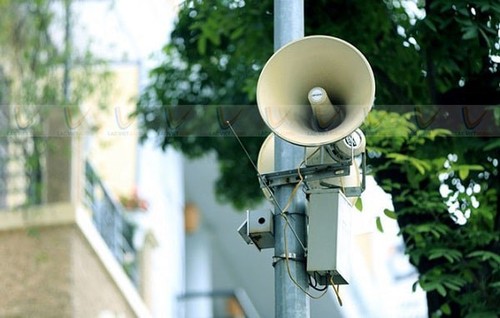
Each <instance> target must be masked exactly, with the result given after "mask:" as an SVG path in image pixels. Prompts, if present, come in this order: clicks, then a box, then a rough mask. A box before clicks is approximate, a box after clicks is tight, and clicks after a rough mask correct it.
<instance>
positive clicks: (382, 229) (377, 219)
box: [375, 216, 384, 233]
mask: <svg viewBox="0 0 500 318" xmlns="http://www.w3.org/2000/svg"><path fill="white" fill-rule="evenodd" d="M375 224H376V225H377V230H378V231H379V232H380V233H384V228H383V227H382V220H381V219H380V216H377V218H376V219H375Z"/></svg>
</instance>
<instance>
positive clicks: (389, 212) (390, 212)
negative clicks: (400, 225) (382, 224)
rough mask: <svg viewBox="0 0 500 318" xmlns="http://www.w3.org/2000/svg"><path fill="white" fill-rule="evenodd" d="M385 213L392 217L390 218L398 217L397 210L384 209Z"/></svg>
mask: <svg viewBox="0 0 500 318" xmlns="http://www.w3.org/2000/svg"><path fill="white" fill-rule="evenodd" d="M384 214H385V216H387V217H388V218H390V219H393V220H396V219H397V215H396V212H394V211H391V210H389V209H385V210H384Z"/></svg>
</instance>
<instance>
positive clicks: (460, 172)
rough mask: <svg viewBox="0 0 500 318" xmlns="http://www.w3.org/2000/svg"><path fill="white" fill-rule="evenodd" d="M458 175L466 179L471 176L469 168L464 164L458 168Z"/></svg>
mask: <svg viewBox="0 0 500 318" xmlns="http://www.w3.org/2000/svg"><path fill="white" fill-rule="evenodd" d="M458 176H459V177H460V179H462V180H465V179H467V177H468V176H469V168H467V167H466V166H462V167H460V168H459V169H458Z"/></svg>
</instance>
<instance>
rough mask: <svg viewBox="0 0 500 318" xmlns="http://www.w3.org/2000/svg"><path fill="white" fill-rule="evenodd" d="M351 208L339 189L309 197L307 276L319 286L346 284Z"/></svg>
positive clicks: (348, 268)
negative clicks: (329, 278) (311, 276)
mask: <svg viewBox="0 0 500 318" xmlns="http://www.w3.org/2000/svg"><path fill="white" fill-rule="evenodd" d="M351 213H352V206H351V204H350V203H349V201H348V200H347V199H346V197H345V196H344V195H343V194H342V192H341V191H340V190H339V189H322V190H315V191H312V192H310V194H309V204H308V216H309V226H308V253H307V272H308V273H309V274H310V275H314V276H313V277H316V278H317V280H318V282H319V283H320V284H321V285H328V284H330V282H329V281H327V277H328V275H330V276H332V279H333V282H334V284H348V280H349V276H350V253H351V251H350V244H351Z"/></svg>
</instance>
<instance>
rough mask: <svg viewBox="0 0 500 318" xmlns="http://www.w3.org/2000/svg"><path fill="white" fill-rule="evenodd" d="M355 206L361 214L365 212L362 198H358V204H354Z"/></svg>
mask: <svg viewBox="0 0 500 318" xmlns="http://www.w3.org/2000/svg"><path fill="white" fill-rule="evenodd" d="M354 206H355V207H356V209H358V210H359V211H360V212H361V211H363V200H361V198H358V199H357V200H356V203H355V204H354Z"/></svg>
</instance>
